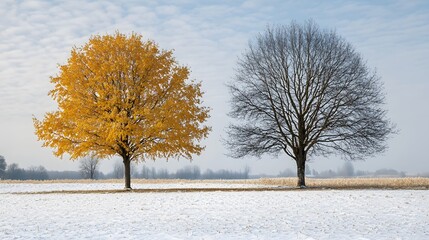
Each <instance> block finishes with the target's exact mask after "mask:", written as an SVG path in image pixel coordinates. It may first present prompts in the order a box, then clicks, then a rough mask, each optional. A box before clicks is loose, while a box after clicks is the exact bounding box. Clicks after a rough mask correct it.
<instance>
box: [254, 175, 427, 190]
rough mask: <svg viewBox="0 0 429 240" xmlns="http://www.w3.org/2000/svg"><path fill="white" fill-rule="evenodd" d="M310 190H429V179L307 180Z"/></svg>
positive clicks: (290, 182) (278, 181)
mask: <svg viewBox="0 0 429 240" xmlns="http://www.w3.org/2000/svg"><path fill="white" fill-rule="evenodd" d="M259 182H260V184H265V185H277V186H295V185H296V182H297V180H296V178H264V179H260V180H259ZM306 184H307V187H309V188H332V189H429V178H417V177H416V178H333V179H315V178H307V179H306Z"/></svg>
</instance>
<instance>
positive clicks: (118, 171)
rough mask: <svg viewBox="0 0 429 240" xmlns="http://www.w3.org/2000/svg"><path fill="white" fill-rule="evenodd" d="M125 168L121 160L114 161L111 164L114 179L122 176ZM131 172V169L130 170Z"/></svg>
mask: <svg viewBox="0 0 429 240" xmlns="http://www.w3.org/2000/svg"><path fill="white" fill-rule="evenodd" d="M124 173H125V168H124V164H121V162H116V163H115V165H114V166H113V177H114V178H116V179H120V178H123V177H124ZM130 174H131V171H130Z"/></svg>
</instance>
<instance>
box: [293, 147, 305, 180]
mask: <svg viewBox="0 0 429 240" xmlns="http://www.w3.org/2000/svg"><path fill="white" fill-rule="evenodd" d="M297 155H298V156H297V158H296V159H295V160H296V166H297V171H298V172H297V173H298V174H297V175H298V187H300V188H306V186H305V162H306V160H307V153H306V152H305V151H300V152H299V153H298V154H297Z"/></svg>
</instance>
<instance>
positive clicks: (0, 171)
mask: <svg viewBox="0 0 429 240" xmlns="http://www.w3.org/2000/svg"><path fill="white" fill-rule="evenodd" d="M6 167H7V164H6V159H5V158H4V157H3V156H2V155H0V179H2V178H3V177H4V175H5V172H6Z"/></svg>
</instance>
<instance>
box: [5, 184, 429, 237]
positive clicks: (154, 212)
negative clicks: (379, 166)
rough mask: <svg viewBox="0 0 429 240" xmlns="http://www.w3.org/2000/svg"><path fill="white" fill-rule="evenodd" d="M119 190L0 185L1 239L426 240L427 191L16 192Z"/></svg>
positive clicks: (428, 231)
mask: <svg viewBox="0 0 429 240" xmlns="http://www.w3.org/2000/svg"><path fill="white" fill-rule="evenodd" d="M133 187H134V188H211V187H212V188H219V187H220V188H231V187H234V188H236V187H241V188H246V187H249V185H245V184H220V183H217V184H216V183H213V184H190V183H186V184H171V183H170V184H140V185H139V184H136V185H133ZM250 187H255V186H254V185H251V186H250ZM257 187H263V186H257ZM120 188H122V184H108V183H93V184H82V183H74V184H73V183H70V184H66V183H61V184H27V183H25V184H5V183H0V201H1V204H0V239H429V191H427V190H311V191H295V190H285V191H276V192H273V191H249V192H224V191H216V192H184V191H182V192H164V193H159V192H158V193H157V192H145V193H136V192H128V193H108V194H100V193H98V194H97V193H89V194H88V193H87V194H65V193H61V194H59V193H56V194H15V193H16V192H21V193H22V192H43V191H52V190H91V189H103V190H104V189H106V190H107V189H120Z"/></svg>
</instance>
